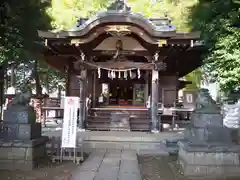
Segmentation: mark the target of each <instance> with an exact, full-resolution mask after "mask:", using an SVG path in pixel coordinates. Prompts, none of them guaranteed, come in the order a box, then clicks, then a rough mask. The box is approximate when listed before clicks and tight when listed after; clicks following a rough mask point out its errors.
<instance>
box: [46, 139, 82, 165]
mask: <svg viewBox="0 0 240 180" xmlns="http://www.w3.org/2000/svg"><path fill="white" fill-rule="evenodd" d="M76 144H77V147H76V148H65V149H64V148H61V137H49V141H48V142H47V144H46V148H47V154H48V156H49V157H50V158H51V160H52V162H56V161H60V162H62V161H63V160H70V161H73V162H74V163H77V164H80V162H81V161H83V160H84V154H83V151H84V140H83V139H81V138H78V139H77V143H76Z"/></svg>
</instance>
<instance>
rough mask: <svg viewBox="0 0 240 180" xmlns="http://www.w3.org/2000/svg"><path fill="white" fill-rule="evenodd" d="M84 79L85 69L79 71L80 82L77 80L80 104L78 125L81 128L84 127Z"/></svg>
mask: <svg viewBox="0 0 240 180" xmlns="http://www.w3.org/2000/svg"><path fill="white" fill-rule="evenodd" d="M85 79H86V70H81V72H80V82H79V86H80V87H79V98H80V104H79V126H80V128H81V129H85V127H84V120H85V118H84V116H85V113H84V110H85V108H84V101H85V99H84V94H85V93H84V86H85V82H84V81H85Z"/></svg>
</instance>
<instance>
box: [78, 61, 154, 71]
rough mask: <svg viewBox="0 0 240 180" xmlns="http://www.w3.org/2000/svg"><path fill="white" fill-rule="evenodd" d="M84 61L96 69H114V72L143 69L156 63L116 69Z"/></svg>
mask: <svg viewBox="0 0 240 180" xmlns="http://www.w3.org/2000/svg"><path fill="white" fill-rule="evenodd" d="M82 63H84V64H87V65H89V66H92V67H95V68H96V69H103V70H107V71H114V72H124V71H134V70H138V69H142V68H145V67H147V66H149V65H152V64H154V63H148V64H144V65H142V66H141V67H135V68H127V69H115V68H105V67H101V66H99V65H97V64H93V63H90V62H86V61H84V62H83V61H82Z"/></svg>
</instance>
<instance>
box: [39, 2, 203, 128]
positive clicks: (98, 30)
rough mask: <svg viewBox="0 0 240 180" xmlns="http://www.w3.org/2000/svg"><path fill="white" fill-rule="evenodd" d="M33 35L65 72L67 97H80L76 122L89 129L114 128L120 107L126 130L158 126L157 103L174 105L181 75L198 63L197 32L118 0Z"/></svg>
mask: <svg viewBox="0 0 240 180" xmlns="http://www.w3.org/2000/svg"><path fill="white" fill-rule="evenodd" d="M38 34H39V37H40V38H42V39H43V40H44V41H45V46H44V48H43V51H42V53H43V54H44V57H45V60H46V62H47V63H48V64H49V65H50V66H52V67H53V68H56V69H57V70H59V71H61V72H62V73H65V74H66V77H67V78H66V79H67V83H66V96H79V97H80V121H81V123H82V127H83V128H86V129H90V130H96V129H97V130H111V129H114V127H115V126H117V125H116V124H115V126H114V125H113V123H112V119H114V118H113V117H110V116H111V113H112V112H115V113H117V112H119V113H120V114H121V113H127V114H130V115H129V116H128V118H125V120H124V122H123V121H121V123H120V124H121V127H124V123H125V124H127V125H126V129H127V130H146V131H159V130H160V128H159V123H160V124H161V122H159V117H158V115H157V113H158V108H159V104H160V105H161V107H162V108H165V107H173V106H174V103H176V102H177V99H178V92H179V90H180V89H182V88H184V87H185V85H186V84H187V83H189V82H186V81H184V80H182V79H181V78H182V77H184V76H185V75H187V74H188V73H190V72H192V71H193V70H195V69H196V68H198V67H200V66H201V64H202V59H201V54H202V53H203V43H202V41H201V40H200V33H199V32H191V33H184V32H177V30H176V27H175V26H174V25H173V24H172V23H171V20H170V19H169V18H168V17H159V18H150V19H148V18H146V17H144V16H143V15H141V14H138V13H133V12H132V11H131V8H130V7H128V6H127V5H126V4H125V3H124V2H122V1H119V0H117V1H115V2H114V3H113V4H112V5H110V6H109V7H108V9H107V10H106V11H105V12H101V13H98V14H96V15H95V16H93V17H92V18H89V19H86V18H80V19H79V20H78V21H77V23H76V25H75V26H74V27H73V28H72V29H70V30H68V31H60V32H50V31H48V32H46V31H40V30H39V31H38ZM86 97H89V98H90V99H91V102H92V103H91V107H90V109H88V111H89V112H90V111H91V113H89V112H86V111H87V108H86V105H85V103H86V100H85V99H86ZM149 107H151V108H150V109H151V111H149ZM107 113H109V114H108V115H107ZM144 113H145V115H143V114H144ZM132 114H135V115H136V114H142V115H141V116H142V117H141V118H140V117H139V118H138V116H132ZM134 117H135V118H134ZM115 119H116V118H115ZM120 124H118V126H120ZM113 126H114V127H113ZM115 128H116V127H115ZM123 129H124V128H123Z"/></svg>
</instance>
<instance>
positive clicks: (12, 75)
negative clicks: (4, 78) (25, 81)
mask: <svg viewBox="0 0 240 180" xmlns="http://www.w3.org/2000/svg"><path fill="white" fill-rule="evenodd" d="M15 72H16V71H15V67H14V66H11V78H10V82H11V87H14V88H16V74H15Z"/></svg>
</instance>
